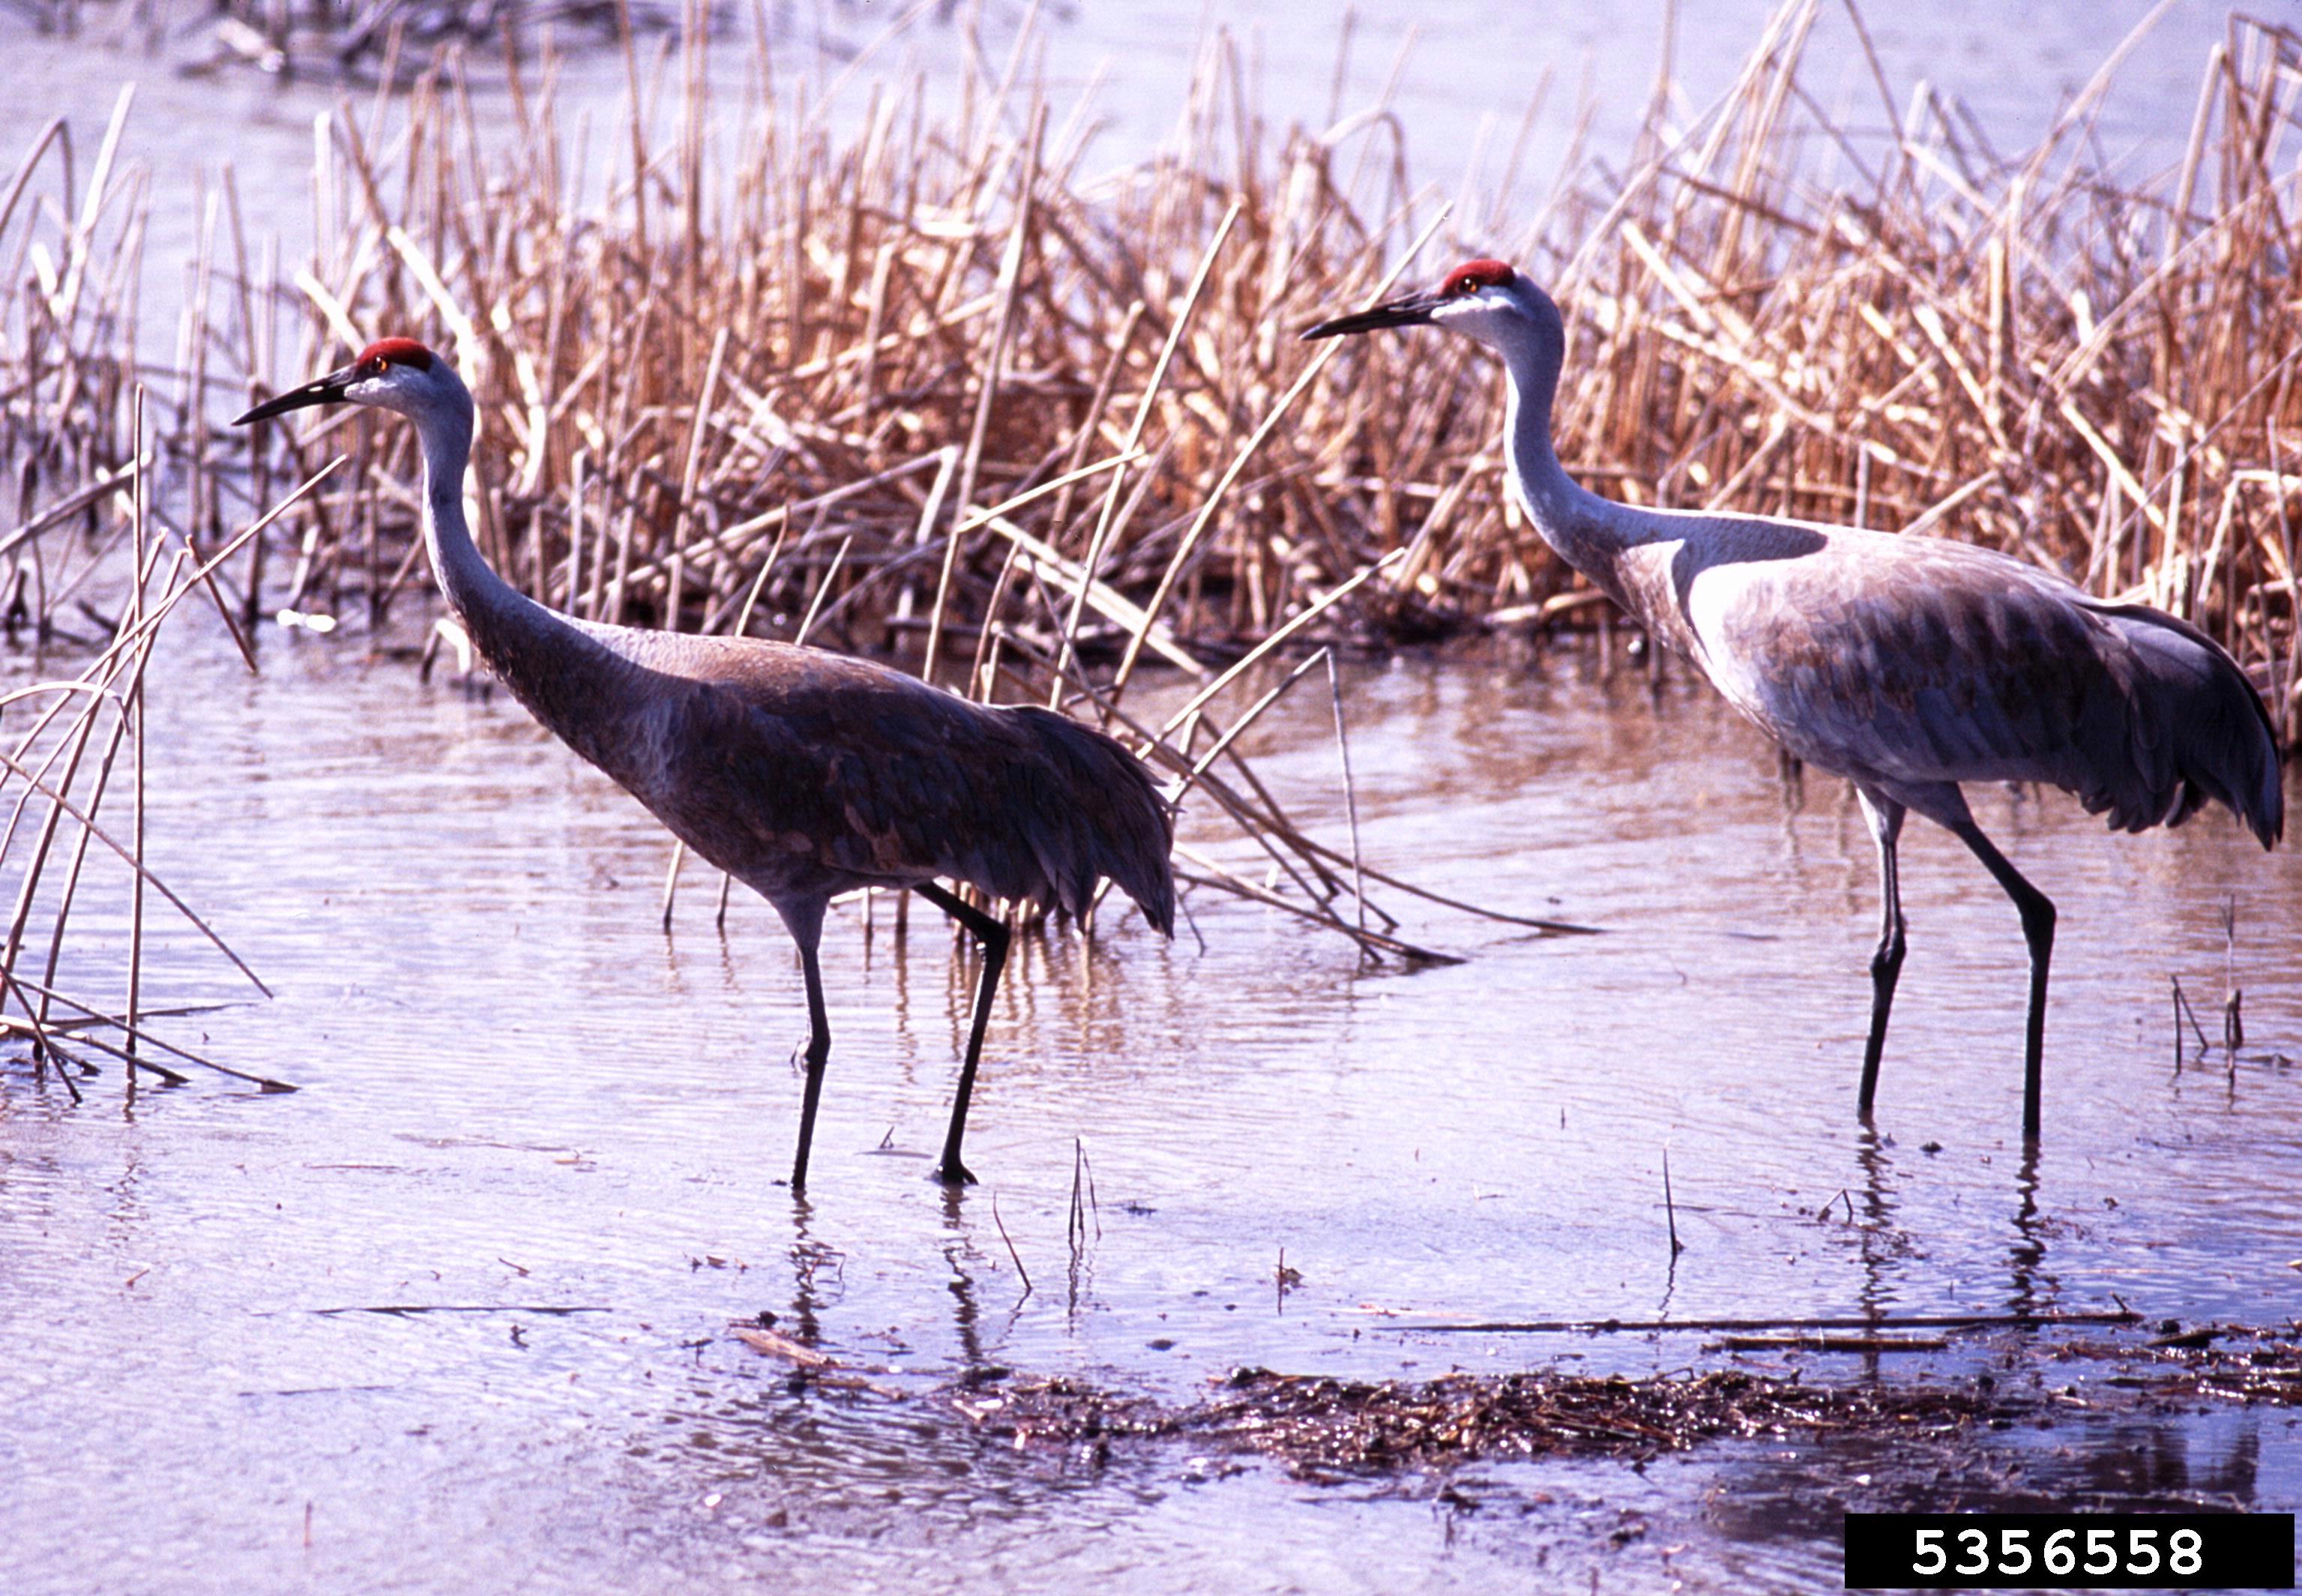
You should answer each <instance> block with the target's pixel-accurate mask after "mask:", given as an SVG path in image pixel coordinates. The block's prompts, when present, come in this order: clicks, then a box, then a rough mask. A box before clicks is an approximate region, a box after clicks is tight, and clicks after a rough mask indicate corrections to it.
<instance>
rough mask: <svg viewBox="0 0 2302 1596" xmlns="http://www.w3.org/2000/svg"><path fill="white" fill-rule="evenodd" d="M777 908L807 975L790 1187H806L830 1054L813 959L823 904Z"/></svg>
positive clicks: (828, 1029) (819, 972)
mask: <svg viewBox="0 0 2302 1596" xmlns="http://www.w3.org/2000/svg"><path fill="white" fill-rule="evenodd" d="M776 907H777V910H778V911H780V912H781V913H782V915H783V917H784V924H785V925H786V927H788V928H790V930H791V934H792V940H793V941H794V942H796V943H797V944H799V967H800V972H801V973H802V975H804V976H805V977H806V978H807V1093H806V1096H803V1097H802V1099H801V1100H800V1109H799V1153H798V1155H797V1156H796V1157H794V1159H793V1160H792V1181H791V1183H792V1189H793V1190H794V1191H804V1190H805V1189H807V1152H808V1148H809V1147H811V1146H813V1145H814V1142H815V1105H816V1104H817V1103H818V1102H819V1101H821V1099H822V1097H823V1066H824V1062H825V1061H826V1060H828V1058H830V1056H831V1017H830V1016H829V1015H828V1014H827V1013H826V1012H824V1007H823V969H822V966H821V965H819V963H818V962H816V953H815V950H816V945H817V944H818V943H819V942H820V941H822V940H823V905H822V904H820V903H817V904H814V905H813V906H812V912H811V911H810V908H809V906H806V905H802V906H799V907H796V908H789V907H786V906H785V905H784V904H781V903H778V904H777V905H776Z"/></svg>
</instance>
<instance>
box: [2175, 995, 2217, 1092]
mask: <svg viewBox="0 0 2302 1596" xmlns="http://www.w3.org/2000/svg"><path fill="white" fill-rule="evenodd" d="M2173 981H2174V1068H2175V1069H2176V1070H2177V1071H2180V1069H2181V1067H2182V1021H2184V1020H2185V1019H2186V1018H2187V1019H2188V1020H2189V1022H2190V1029H2192V1030H2193V1031H2195V1032H2197V1037H2198V1056H2199V1057H2200V1058H2204V1057H2205V1055H2206V1050H2207V1049H2208V1048H2209V1047H2211V1046H2213V1044H2212V1043H2210V1042H2208V1041H2207V1040H2206V1028H2205V1026H2203V1025H2200V1024H2199V1023H2198V1011H2197V1008H2196V1007H2194V1006H2193V1005H2192V1004H2191V1003H2190V1000H2189V997H2187V996H2185V995H2183V992H2182V978H2181V977H2180V976H2179V975H2178V976H2176V977H2174V978H2173Z"/></svg>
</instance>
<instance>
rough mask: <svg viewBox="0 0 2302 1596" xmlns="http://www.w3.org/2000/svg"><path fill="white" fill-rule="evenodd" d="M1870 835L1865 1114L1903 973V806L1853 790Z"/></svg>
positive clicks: (1874, 1091) (1860, 1100) (1875, 1087)
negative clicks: (1873, 876) (1872, 895)
mask: <svg viewBox="0 0 2302 1596" xmlns="http://www.w3.org/2000/svg"><path fill="white" fill-rule="evenodd" d="M1854 795H1855V796H1856V797H1857V798H1859V799H1861V801H1862V812H1863V814H1864V815H1865V816H1866V817H1868V818H1869V821H1870V835H1871V836H1873V837H1874V838H1875V839H1877V841H1878V897H1879V921H1880V923H1879V927H1878V948H1877V950H1876V951H1874V952H1873V953H1871V955H1870V1037H1869V1041H1867V1042H1865V1043H1864V1044H1863V1045H1862V1090H1861V1095H1860V1096H1859V1097H1858V1098H1857V1100H1856V1101H1857V1105H1858V1106H1860V1107H1861V1110H1862V1112H1863V1113H1866V1114H1867V1113H1869V1112H1870V1102H1871V1099H1872V1098H1874V1097H1875V1096H1878V1057H1879V1054H1883V1053H1884V1052H1886V1016H1887V1014H1888V1012H1891V1011H1892V1010H1893V1008H1894V1006H1895V979H1896V978H1898V977H1899V976H1901V974H1902V973H1903V878H1902V871H1901V869H1900V867H1899V866H1898V865H1897V863H1896V862H1895V844H1896V842H1897V841H1898V840H1899V839H1900V838H1901V836H1902V835H1903V813H1904V812H1905V811H1904V810H1903V806H1902V805H1901V804H1899V803H1897V802H1895V801H1894V800H1893V799H1892V798H1887V797H1884V796H1879V795H1877V794H1870V793H1866V792H1864V791H1862V790H1861V788H1859V787H1858V788H1856V789H1855V794H1854Z"/></svg>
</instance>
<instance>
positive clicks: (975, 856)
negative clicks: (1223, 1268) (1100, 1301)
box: [240, 339, 1175, 1189]
mask: <svg viewBox="0 0 2302 1596" xmlns="http://www.w3.org/2000/svg"><path fill="white" fill-rule="evenodd" d="M333 403H353V404H363V405H373V406H376V407H381V408H384V409H389V410H394V411H397V412H399V414H401V415H403V416H407V417H408V418H409V419H410V420H412V421H413V422H415V424H416V431H417V436H418V438H419V440H420V441H421V443H422V446H423V458H424V542H425V546H426V550H427V552H428V553H429V554H430V556H431V559H432V568H433V573H434V575H436V576H437V577H438V578H439V582H440V587H441V592H443V593H444V594H445V595H446V597H447V600H448V603H449V608H450V609H453V610H454V611H455V612H456V614H457V616H458V618H459V619H460V620H461V621H462V623H463V625H464V627H465V630H466V633H467V634H468V635H469V636H470V638H471V641H472V643H473V646H474V648H475V650H476V651H477V652H478V654H479V656H480V658H481V659H482V660H483V661H484V662H485V663H486V664H487V666H488V668H490V669H491V671H493V672H494V673H495V675H496V676H497V677H498V678H499V679H500V680H501V681H502V682H503V683H504V685H506V686H507V687H508V688H509V689H510V690H511V692H512V694H513V696H514V697H516V698H517V699H518V700H519V701H520V702H521V703H523V704H525V706H527V708H528V710H530V711H531V712H532V713H533V714H534V716H535V718H537V719H538V720H540V721H542V723H543V725H544V726H545V727H547V728H548V729H550V731H551V732H552V733H553V734H554V735H557V736H559V738H560V739H561V740H562V741H563V742H565V743H567V745H568V746H569V747H570V748H573V749H574V750H575V751H576V752H577V753H579V754H581V755H583V757H584V758H585V759H586V760H590V761H591V762H592V764H594V765H596V766H598V767H599V768H600V769H601V770H604V771H605V772H607V774H608V775H609V776H610V777H613V778H614V779H615V780H616V781H617V782H618V784H620V785H622V786H623V787H624V788H625V789H626V791H628V792H629V793H630V794H632V795H633V796H634V797H635V798H637V799H638V800H639V801H640V802H642V803H643V804H645V805H646V806H647V808H648V809H649V811H651V812H652V813H653V814H654V815H655V817H656V818H657V819H660V820H661V821H662V822H663V823H664V825H665V826H667V827H669V828H670V830H671V832H672V834H673V835H674V836H677V837H678V838H680V839H681V840H682V841H683V842H685V843H686V844H688V846H690V847H692V848H693V849H694V850H695V852H696V853H699V854H700V855H702V857H703V858H704V859H706V860H708V861H710V862H711V863H712V864H715V865H717V866H718V867H719V868H720V869H723V870H726V871H727V873H728V874H729V875H731V876H733V877H735V878H736V879H737V880H740V881H742V882H744V884H745V885H746V886H750V887H752V889H754V890H755V891H757V892H758V893H759V894H760V895H761V896H762V897H764V898H766V899H767V900H768V901H769V903H772V904H774V905H775V907H776V910H777V912H778V913H779V914H780V915H781V916H782V917H783V920H784V923H785V925H786V927H788V928H789V929H790V931H791V934H792V938H793V940H794V942H796V943H797V944H798V945H799V951H800V963H801V968H802V972H803V973H804V976H805V979H806V984H807V1000H808V1017H809V1030H810V1034H809V1038H808V1047H807V1064H808V1076H807V1089H806V1096H805V1097H804V1099H803V1103H802V1109H801V1115H800V1135H799V1151H798V1155H797V1156H796V1158H795V1159H794V1164H793V1174H792V1185H793V1186H794V1189H796V1188H798V1187H801V1186H802V1185H804V1184H805V1183H806V1179H807V1163H808V1150H809V1147H810V1145H811V1140H812V1138H813V1134H814V1126H815V1113H816V1104H817V1100H818V1097H819V1094H820V1092H821V1089H822V1084H823V1070H824V1063H825V1060H826V1058H827V1057H828V1054H829V1053H830V1049H831V1029H830V1021H829V1020H828V1018H827V1016H826V1013H825V1009H824V1003H823V986H822V975H821V970H820V969H819V963H818V960H817V945H818V943H819V940H820V938H821V936H822V928H823V915H824V910H825V908H826V906H827V905H828V903H830V901H831V899H832V898H833V897H835V896H836V895H838V894H840V893H843V892H847V891H850V890H853V889H854V888H856V887H862V886H888V887H898V888H902V887H910V888H913V889H916V890H918V891H919V892H920V893H921V894H922V895H925V896H926V897H928V899H929V901H931V902H933V903H937V904H938V905H939V906H940V907H942V908H943V909H944V910H945V911H947V912H949V913H950V914H952V915H953V916H954V917H955V918H957V919H958V920H961V921H962V923H963V924H965V925H966V926H967V927H968V928H970V930H971V931H973V932H974V933H975V935H976V937H977V938H978V939H979V941H980V943H981V944H982V945H983V949H984V955H985V956H984V967H983V978H982V982H981V985H980V987H979V989H978V993H977V998H976V1005H975V1016H974V1023H973V1027H972V1029H971V1030H970V1034H969V1039H968V1049H967V1055H966V1058H965V1061H964V1062H963V1063H962V1067H961V1071H960V1079H959V1087H958V1090H957V1092H956V1094H955V1096H954V1104H953V1109H952V1118H951V1123H950V1126H949V1129H948V1130H947V1131H946V1133H945V1141H944V1150H943V1156H942V1158H941V1160H940V1161H939V1162H938V1163H937V1174H938V1175H939V1176H940V1177H941V1178H942V1179H944V1180H947V1181H951V1182H953V1183H964V1182H966V1181H969V1180H972V1179H973V1177H972V1176H971V1175H970V1174H969V1173H968V1172H967V1170H966V1166H965V1164H964V1163H962V1162H961V1158H960V1144H961V1138H962V1134H963V1133H964V1130H965V1129H966V1122H967V1108H968V1103H969V1099H970V1094H971V1092H972V1090H973V1087H974V1081H975V1071H976V1067H977V1063H978V1062H979V1057H980V1055H981V1053H982V1047H983V1035H984V1029H985V1027H986V1025H987V1022H988V1020H989V1017H990V1009H991V1000H992V996H993V994H994V992H995V991H996V987H997V984H998V979H999V972H1000V969H1001V966H1002V964H1003V962H1004V958H1005V953H1006V946H1007V929H1006V928H1005V926H1004V924H1003V923H1002V922H1000V921H998V920H994V919H993V918H991V917H990V916H988V915H987V914H985V913H983V912H982V911H979V910H978V909H976V908H974V907H973V906H971V905H970V904H968V903H964V902H963V901H962V900H961V899H959V898H956V897H954V896H953V895H950V894H949V893H947V892H945V891H944V890H943V889H942V888H941V887H939V886H937V885H935V883H936V882H937V879H938V878H942V879H948V880H953V881H957V882H961V883H963V884H965V885H967V886H973V887H976V888H978V889H979V890H980V891H982V892H984V893H986V894H987V895H990V896H992V897H994V898H1004V899H1008V900H1010V901H1012V902H1018V903H1020V902H1023V901H1026V900H1031V901H1037V902H1038V903H1042V904H1046V905H1051V906H1056V907H1060V908H1062V909H1063V910H1065V911H1069V912H1070V913H1071V914H1073V915H1083V914H1085V913H1086V911H1088V908H1089V906H1090V905H1091V903H1093V901H1094V892H1095V886H1096V880H1097V878H1100V877H1106V876H1107V877H1109V878H1111V879H1112V880H1113V882H1115V883H1116V884H1117V885H1118V886H1119V887H1120V888H1121V890H1122V891H1123V892H1125V893H1126V894H1127V895H1129V896H1130V898H1132V899H1134V901H1135V903H1137V905H1138V907H1139V908H1140V909H1141V910H1142V911H1143V915H1144V918H1145V919H1146V920H1148V921H1149V922H1150V923H1151V925H1152V926H1153V927H1154V928H1156V929H1157V930H1158V931H1159V932H1160V933H1162V934H1163V935H1169V936H1172V934H1173V929H1174V916H1175V886H1174V878H1173V875H1172V869H1171V867H1170V864H1169V861H1168V853H1169V850H1170V848H1171V846H1172V841H1173V827H1172V817H1171V816H1170V814H1169V812H1168V810H1167V807H1166V805H1165V803H1164V802H1163V801H1162V800H1161V798H1160V795H1159V792H1158V789H1157V787H1156V785H1155V784H1154V783H1153V782H1152V780H1151V777H1150V775H1149V773H1148V772H1147V771H1146V770H1145V769H1144V768H1143V766H1142V765H1141V764H1140V763H1139V762H1138V760H1136V759H1135V757H1134V756H1133V755H1132V754H1130V752H1128V751H1127V750H1126V749H1125V748H1124V747H1123V746H1122V745H1121V744H1120V743H1118V742H1116V741H1115V740H1113V738H1111V737H1109V736H1106V735H1104V734H1103V733H1101V732H1099V731H1096V730H1094V729H1093V728H1091V727H1084V726H1081V725H1080V724H1078V723H1077V722H1075V721H1072V720H1071V719H1069V718H1065V717H1063V716H1062V715H1058V714H1055V713H1054V712H1052V711H1050V710H1041V709H1037V708H1034V707H1031V706H1028V705H1017V706H990V705H984V704H978V703H972V702H970V701H968V700H966V699H962V698H961V697H959V696H958V695H957V694H956V693H947V692H945V691H944V690H943V689H942V688H939V687H934V686H930V685H928V684H926V683H924V682H921V681H920V680H919V679H918V678H916V677H913V676H905V675H903V673H902V672H900V671H895V670H890V669H888V668H886V667H884V666H879V665H874V664H871V663H870V662H868V661H865V660H861V659H850V658H847V657H846V656H844V655H840V654H834V653H829V652H827V651H824V650H821V649H811V648H803V647H799V646H795V645H793V644H787V643H767V642H762V641H760V640H757V639H751V638H729V637H700V636H693V635H685V634H672V633H663V632H651V631H644V630H641V629H639V628H636V627H631V626H606V625H602V624H600V623H596V622H591V621H582V620H577V619H575V618H573V617H568V616H564V615H560V614H559V613H558V612H556V611H554V610H551V609H546V608H544V607H543V606H542V605H541V604H538V603H536V602H535V601H533V600H531V599H529V598H527V597H526V596H525V595H524V594H522V593H520V592H517V591H516V590H515V589H513V588H512V587H511V586H510V584H508V583H506V582H505V581H504V580H503V579H502V578H501V577H500V576H498V575H496V574H495V572H494V571H492V570H491V569H490V568H489V567H488V564H487V562H486V561H485V560H484V559H482V558H481V556H480V552H479V550H478V549H477V548H476V547H475V545H474V543H473V542H472V538H471V533H470V530H469V528H468V527H467V525H466V521H465V517H464V508H463V482H464V473H465V468H466V464H467V462H468V460H469V458H470V453H471V442H472V426H473V412H472V399H471V395H470V393H469V392H468V391H466V389H465V387H464V384H463V382H462V381H461V380H460V379H459V378H458V376H457V375H456V374H455V372H454V371H453V370H451V369H450V368H449V366H448V365H446V363H445V362H443V361H441V360H439V359H438V358H437V357H434V356H433V355H432V353H431V352H430V351H429V350H428V349H424V348H423V347H422V346H421V345H419V344H416V343H415V342H413V341H412V340H406V339H387V340H382V341H381V342H379V343H376V344H372V345H370V346H369V347H368V349H366V350H365V351H363V352H362V354H361V356H360V358H359V359H358V360H357V361H356V362H355V363H354V364H353V365H349V366H347V367H345V368H344V369H343V370H342V371H340V372H336V373H332V374H330V375H328V376H326V377H323V378H321V379H320V380H318V381H317V382H311V383H308V384H307V385H306V386H305V387H303V388H301V389H298V390H296V391H293V392H290V393H287V394H282V395H281V396H280V397H279V398H277V399H273V400H271V401H269V402H268V403H265V404H263V405H259V406H257V407H255V408H254V409H252V410H250V411H249V412H248V414H247V415H246V416H241V417H240V420H241V421H242V422H243V423H245V422H251V421H258V420H262V419H265V418H266V417H269V416H277V415H281V414H284V413H286V412H288V411H290V410H294V409H298V408H301V407H305V406H307V405H318V404H333Z"/></svg>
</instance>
